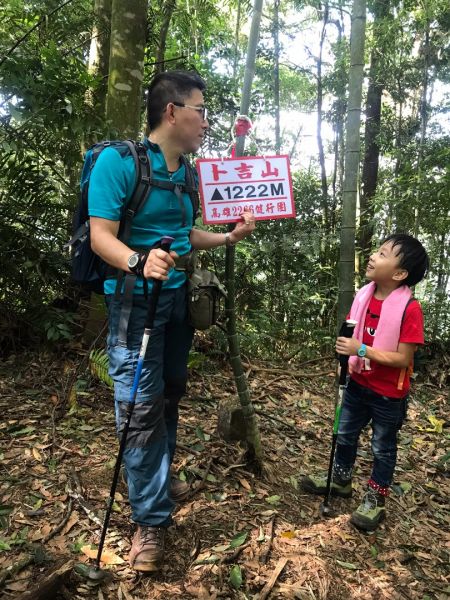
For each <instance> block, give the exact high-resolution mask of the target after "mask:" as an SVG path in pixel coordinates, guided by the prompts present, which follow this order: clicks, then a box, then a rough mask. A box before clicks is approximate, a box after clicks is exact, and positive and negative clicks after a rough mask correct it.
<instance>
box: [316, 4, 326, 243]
mask: <svg viewBox="0 0 450 600" xmlns="http://www.w3.org/2000/svg"><path fill="white" fill-rule="evenodd" d="M323 10H324V12H323V25H322V32H321V35H320V46H319V48H320V50H319V58H318V60H317V146H318V148H319V163H320V181H321V187H322V211H323V214H322V218H323V224H324V232H325V235H324V237H323V242H322V244H323V247H324V248H325V246H326V244H327V237H328V233H329V214H328V182H327V171H326V168H325V152H324V149H323V140H322V119H323V114H322V112H323V111H322V104H323V81H322V55H323V45H324V42H325V34H326V28H327V24H328V16H329V7H328V3H327V2H326V3H325V6H324V9H323Z"/></svg>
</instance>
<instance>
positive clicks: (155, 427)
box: [118, 396, 166, 448]
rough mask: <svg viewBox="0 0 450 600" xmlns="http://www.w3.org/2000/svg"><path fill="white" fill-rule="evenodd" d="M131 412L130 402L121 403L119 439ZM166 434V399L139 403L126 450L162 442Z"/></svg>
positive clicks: (135, 408) (131, 423) (135, 407)
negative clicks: (158, 441)
mask: <svg viewBox="0 0 450 600" xmlns="http://www.w3.org/2000/svg"><path fill="white" fill-rule="evenodd" d="M129 410H130V404H129V403H128V402H119V430H118V435H119V439H120V438H121V436H122V432H123V430H124V427H125V421H126V418H127V415H128V411H129ZM165 434H166V425H165V421H164V398H163V397H162V396H161V397H159V398H154V399H153V400H151V401H149V402H137V403H136V404H135V405H134V408H133V412H132V415H131V419H130V427H129V429H128V435H127V443H126V448H143V447H145V446H148V445H149V444H150V443H152V442H156V441H157V440H160V439H161V438H162V437H163V436H164V435H165Z"/></svg>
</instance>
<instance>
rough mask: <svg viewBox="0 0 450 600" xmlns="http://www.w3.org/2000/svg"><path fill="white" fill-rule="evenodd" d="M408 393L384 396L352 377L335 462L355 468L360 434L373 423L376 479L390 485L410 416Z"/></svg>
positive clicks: (344, 402) (344, 405)
mask: <svg viewBox="0 0 450 600" xmlns="http://www.w3.org/2000/svg"><path fill="white" fill-rule="evenodd" d="M406 408H407V397H405V398H402V399H399V400H394V399H391V398H388V397H386V396H380V395H379V394H376V393H375V392H372V391H371V390H369V388H365V387H363V386H361V385H359V384H357V383H356V382H354V381H352V380H351V379H350V381H349V384H348V386H347V389H346V391H345V395H344V400H343V402H342V410H341V418H340V422H339V431H338V439H337V446H336V456H335V465H336V467H338V468H339V467H340V469H338V470H343V471H348V472H351V469H352V467H353V465H354V463H355V459H356V450H357V446H358V438H359V435H360V433H361V431H362V429H364V427H365V426H366V425H367V424H368V423H369V422H371V424H372V432H373V433H372V452H373V469H372V477H371V478H372V480H373V481H374V482H375V483H377V484H378V485H379V486H380V487H389V486H390V485H391V483H392V478H393V475H394V469H395V463H396V461H397V432H398V431H399V429H400V428H401V426H402V424H403V421H404V419H405V416H406Z"/></svg>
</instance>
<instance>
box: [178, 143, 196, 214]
mask: <svg viewBox="0 0 450 600" xmlns="http://www.w3.org/2000/svg"><path fill="white" fill-rule="evenodd" d="M181 162H182V164H183V165H184V169H185V173H186V188H185V189H186V192H187V193H188V194H189V197H190V199H191V203H192V210H193V217H192V223H195V220H196V218H197V215H198V209H199V205H200V199H199V194H198V185H197V179H196V177H195V170H194V167H193V166H192V165H191V163H190V162H189V161H188V159H187V158H186V157H185V155H184V154H182V155H181Z"/></svg>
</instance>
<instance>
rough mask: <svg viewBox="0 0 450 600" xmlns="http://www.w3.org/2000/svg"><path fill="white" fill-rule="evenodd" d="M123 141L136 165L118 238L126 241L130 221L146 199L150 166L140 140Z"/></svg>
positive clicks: (148, 188) (150, 176)
mask: <svg viewBox="0 0 450 600" xmlns="http://www.w3.org/2000/svg"><path fill="white" fill-rule="evenodd" d="M124 143H125V144H126V145H127V146H128V148H129V150H130V154H131V156H132V157H133V159H134V164H135V167H136V183H135V186H134V190H133V193H132V195H131V198H130V200H129V202H128V204H127V206H126V207H125V210H124V214H123V217H122V220H121V224H120V232H119V239H120V240H121V241H122V242H124V243H126V242H127V241H128V239H129V237H130V233H131V224H132V221H133V219H134V217H135V216H136V213H138V212H139V211H140V210H141V208H142V206H143V204H144V202H145V200H146V199H147V195H148V192H149V190H150V186H151V178H152V166H151V161H150V159H149V157H148V154H147V150H146V148H145V146H144V145H143V144H142V143H141V142H134V141H133V140H125V141H124Z"/></svg>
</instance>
